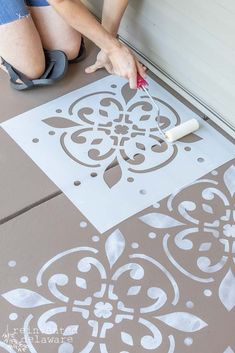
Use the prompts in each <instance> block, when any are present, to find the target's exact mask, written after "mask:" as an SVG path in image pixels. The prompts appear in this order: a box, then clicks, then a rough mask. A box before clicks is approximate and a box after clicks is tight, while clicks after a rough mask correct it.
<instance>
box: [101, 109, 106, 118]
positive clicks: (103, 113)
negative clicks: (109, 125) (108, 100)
mask: <svg viewBox="0 0 235 353" xmlns="http://www.w3.org/2000/svg"><path fill="white" fill-rule="evenodd" d="M99 113H100V115H101V116H104V117H105V118H107V117H108V112H106V110H103V109H100V110H99Z"/></svg>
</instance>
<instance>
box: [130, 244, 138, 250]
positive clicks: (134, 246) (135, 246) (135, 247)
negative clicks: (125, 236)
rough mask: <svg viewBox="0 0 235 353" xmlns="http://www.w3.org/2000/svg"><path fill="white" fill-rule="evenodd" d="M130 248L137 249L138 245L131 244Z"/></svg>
mask: <svg viewBox="0 0 235 353" xmlns="http://www.w3.org/2000/svg"><path fill="white" fill-rule="evenodd" d="M131 247H132V249H138V247H139V244H138V243H132V244H131Z"/></svg>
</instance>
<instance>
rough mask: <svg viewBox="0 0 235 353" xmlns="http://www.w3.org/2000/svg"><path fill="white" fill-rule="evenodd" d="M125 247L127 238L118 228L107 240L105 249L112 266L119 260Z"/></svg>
mask: <svg viewBox="0 0 235 353" xmlns="http://www.w3.org/2000/svg"><path fill="white" fill-rule="evenodd" d="M124 249H125V238H124V236H123V235H122V233H121V232H120V230H119V229H116V230H115V231H114V232H113V233H112V234H111V235H110V236H109V237H108V239H107V240H106V243H105V251H106V255H107V258H108V260H109V264H110V268H112V267H113V265H114V264H115V263H116V262H117V260H118V259H119V257H120V256H121V255H122V253H123V251H124Z"/></svg>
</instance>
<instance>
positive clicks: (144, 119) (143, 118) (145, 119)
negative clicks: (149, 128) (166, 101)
mask: <svg viewBox="0 0 235 353" xmlns="http://www.w3.org/2000/svg"><path fill="white" fill-rule="evenodd" d="M149 118H150V115H149V114H148V115H142V116H141V118H140V121H147V120H149Z"/></svg>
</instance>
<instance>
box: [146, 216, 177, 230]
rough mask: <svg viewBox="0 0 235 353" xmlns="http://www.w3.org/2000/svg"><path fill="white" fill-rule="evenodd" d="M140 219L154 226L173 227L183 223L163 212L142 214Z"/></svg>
mask: <svg viewBox="0 0 235 353" xmlns="http://www.w3.org/2000/svg"><path fill="white" fill-rule="evenodd" d="M140 220H141V221H142V222H144V223H145V224H147V225H149V226H151V227H154V228H173V227H179V226H182V225H183V223H181V222H179V221H177V220H176V219H174V218H172V217H170V216H167V215H165V214H163V213H148V214H146V215H144V216H141V217H140Z"/></svg>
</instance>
